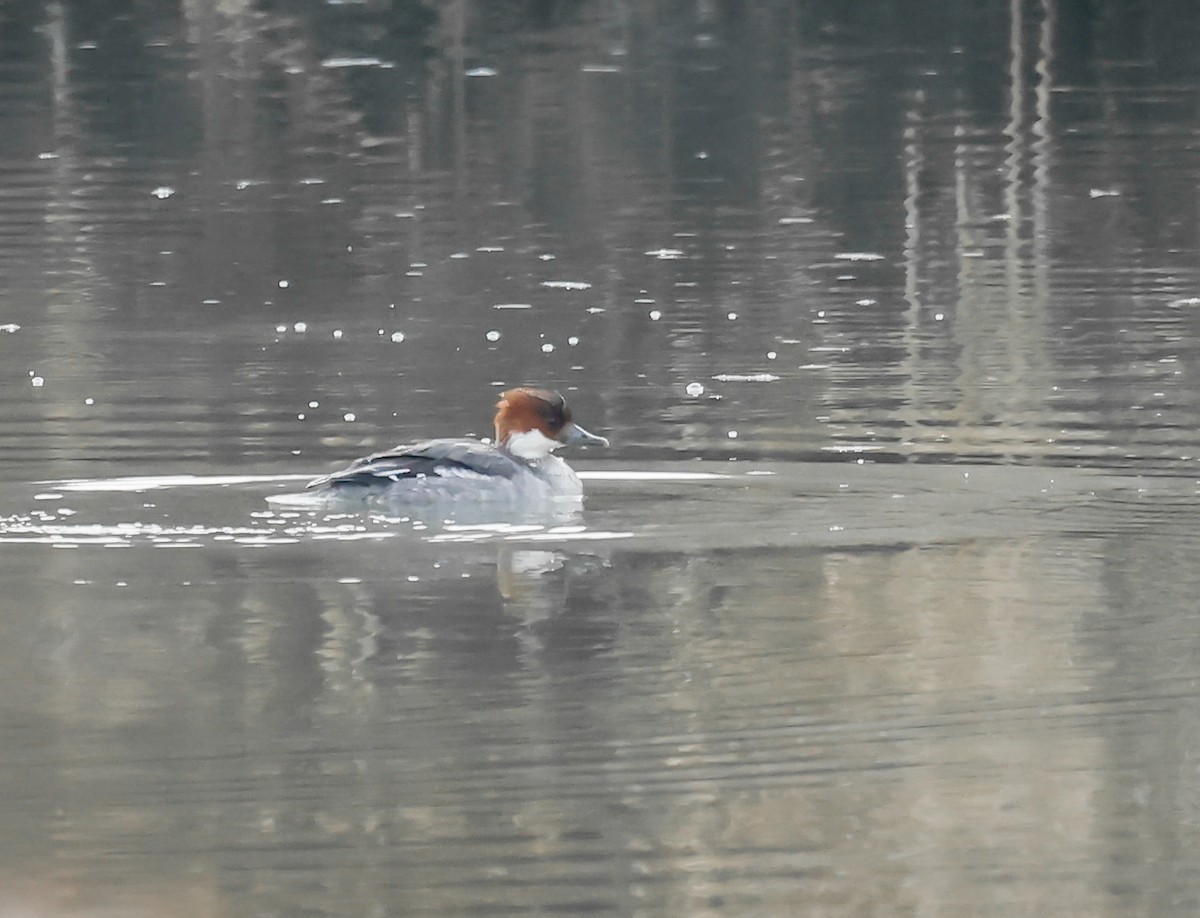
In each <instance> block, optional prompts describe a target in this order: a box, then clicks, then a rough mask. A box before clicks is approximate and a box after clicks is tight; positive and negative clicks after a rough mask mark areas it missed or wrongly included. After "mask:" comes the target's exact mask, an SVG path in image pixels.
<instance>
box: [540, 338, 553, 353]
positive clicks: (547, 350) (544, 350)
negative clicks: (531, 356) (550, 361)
mask: <svg viewBox="0 0 1200 918" xmlns="http://www.w3.org/2000/svg"><path fill="white" fill-rule="evenodd" d="M553 350H554V345H553V344H551V343H550V342H549V341H547V342H546V343H545V344H543V345H542V353H543V354H549V353H551V352H552V351H553Z"/></svg>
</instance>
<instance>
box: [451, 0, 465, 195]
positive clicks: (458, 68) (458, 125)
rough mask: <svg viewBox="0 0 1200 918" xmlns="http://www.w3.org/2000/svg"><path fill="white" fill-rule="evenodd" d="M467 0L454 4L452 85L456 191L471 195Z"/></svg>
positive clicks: (454, 0) (452, 18)
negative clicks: (469, 189)
mask: <svg viewBox="0 0 1200 918" xmlns="http://www.w3.org/2000/svg"><path fill="white" fill-rule="evenodd" d="M466 33H467V0H453V2H452V3H451V5H450V68H451V70H450V86H451V102H452V106H453V108H452V115H451V117H452V119H453V125H454V128H453V130H454V193H455V194H456V195H457V196H458V198H459V200H460V201H461V200H462V199H463V198H465V197H466V195H467V191H468V189H467V100H466V96H467V85H466V81H467V76H466V73H467V49H466Z"/></svg>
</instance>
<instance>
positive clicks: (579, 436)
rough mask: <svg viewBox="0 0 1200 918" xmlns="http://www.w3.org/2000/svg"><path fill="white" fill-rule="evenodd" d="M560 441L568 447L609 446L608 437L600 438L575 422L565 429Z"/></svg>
mask: <svg viewBox="0 0 1200 918" xmlns="http://www.w3.org/2000/svg"><path fill="white" fill-rule="evenodd" d="M559 439H560V440H561V441H562V442H563V443H565V444H566V445H567V446H608V438H607V437H598V436H596V434H594V433H589V432H588V431H586V430H584V429H583V428H582V427H580V426H579V425H578V424H576V423H575V422H574V421H572V422H571V423H570V424H568V425H567V426H566V427H564V428H563V431H562V433H561V434H559Z"/></svg>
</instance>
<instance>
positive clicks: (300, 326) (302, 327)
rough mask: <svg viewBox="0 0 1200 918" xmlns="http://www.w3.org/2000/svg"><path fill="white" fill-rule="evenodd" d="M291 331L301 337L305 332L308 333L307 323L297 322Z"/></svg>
mask: <svg viewBox="0 0 1200 918" xmlns="http://www.w3.org/2000/svg"><path fill="white" fill-rule="evenodd" d="M292 331H294V332H296V333H298V334H301V335H302V334H304V333H305V332H306V331H308V323H307V322H297V323H296V324H295V325H293V326H292Z"/></svg>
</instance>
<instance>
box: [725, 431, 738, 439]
mask: <svg viewBox="0 0 1200 918" xmlns="http://www.w3.org/2000/svg"><path fill="white" fill-rule="evenodd" d="M726 436H727V437H729V439H730V440H736V439H737V438H738V432H737V431H736V430H731V431H729V433H727V434H726Z"/></svg>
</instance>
